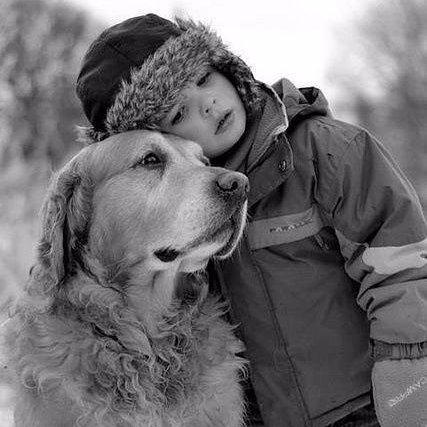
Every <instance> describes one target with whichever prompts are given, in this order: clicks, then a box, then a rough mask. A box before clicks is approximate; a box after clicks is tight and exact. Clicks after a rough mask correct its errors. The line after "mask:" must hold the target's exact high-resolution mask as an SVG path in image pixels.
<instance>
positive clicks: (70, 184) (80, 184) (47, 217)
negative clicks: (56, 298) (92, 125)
mask: <svg viewBox="0 0 427 427" xmlns="http://www.w3.org/2000/svg"><path fill="white" fill-rule="evenodd" d="M91 193H92V191H91V185H90V183H89V182H88V179H87V178H83V174H82V173H81V172H80V173H79V171H78V163H77V162H76V161H75V162H71V163H69V164H68V165H67V166H65V168H64V169H62V170H61V171H60V172H59V173H58V174H57V175H56V177H55V178H54V180H53V182H52V185H51V188H50V190H49V192H48V195H47V198H46V200H45V202H44V205H43V209H42V230H41V238H40V243H39V246H38V263H37V265H36V266H35V267H36V269H35V271H34V275H35V277H34V279H35V282H37V284H38V287H40V286H41V289H38V291H39V292H40V291H41V292H42V293H45V294H46V293H47V294H49V293H51V292H52V291H53V290H54V289H55V288H57V286H58V285H60V284H61V283H62V282H63V281H64V279H65V278H66V277H67V276H69V275H70V274H72V272H73V271H74V269H75V267H76V265H77V264H78V263H80V262H81V256H82V251H83V248H84V245H85V243H86V240H87V234H88V230H87V229H88V220H89V214H90V205H91V197H92V196H91ZM33 285H34V283H33ZM32 287H34V286H32Z"/></svg>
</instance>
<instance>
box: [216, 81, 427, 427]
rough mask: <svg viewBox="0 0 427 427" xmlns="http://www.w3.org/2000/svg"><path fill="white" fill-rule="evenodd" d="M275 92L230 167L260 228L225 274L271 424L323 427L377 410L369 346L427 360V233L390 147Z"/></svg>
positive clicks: (312, 104) (292, 95)
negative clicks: (240, 177)
mask: <svg viewBox="0 0 427 427" xmlns="http://www.w3.org/2000/svg"><path fill="white" fill-rule="evenodd" d="M263 90H264V106H263V111H262V113H261V115H260V117H258V119H257V120H256V121H255V122H254V123H252V124H251V126H250V127H249V129H248V130H247V132H246V135H245V138H244V140H243V142H241V143H239V145H238V146H237V147H236V148H235V149H234V150H233V151H232V152H230V153H228V157H227V158H226V160H225V161H224V160H223V161H222V164H223V165H224V166H225V167H228V168H231V169H235V170H239V171H242V172H244V173H246V174H247V176H248V177H249V180H250V185H251V190H250V194H249V224H248V226H247V229H246V233H245V235H244V237H243V241H242V244H241V247H240V248H239V250H238V251H236V252H235V254H234V255H233V256H232V257H231V258H230V259H228V260H226V261H224V262H221V263H220V264H216V265H215V270H216V274H217V277H218V278H219V281H220V283H221V287H222V290H223V292H225V293H226V294H227V295H228V297H229V298H230V301H231V312H232V316H233V320H234V321H235V322H237V323H239V324H240V328H239V330H240V333H241V335H242V338H243V340H244V342H245V343H246V347H247V350H246V351H247V353H246V355H247V357H248V358H249V360H250V367H251V369H250V370H251V379H252V383H253V386H254V390H255V394H256V397H257V400H258V403H259V407H260V410H261V414H262V417H263V420H264V423H265V425H266V426H269V427H279V426H286V427H303V426H304V427H305V426H315V427H321V426H326V425H328V424H330V423H332V422H335V421H336V420H338V419H340V418H342V417H344V416H345V415H347V414H348V413H350V412H353V411H355V410H356V409H358V408H360V407H362V406H364V405H366V404H368V403H369V401H370V389H371V379H370V375H371V369H372V364H373V360H372V357H371V355H370V350H369V343H370V339H371V340H375V342H376V343H378V345H380V346H381V345H382V346H383V348H384V349H387V351H388V350H390V351H391V352H397V353H399V352H400V353H402V354H401V355H402V357H403V353H404V352H405V351H406V352H409V353H410V354H409V357H416V356H420V355H421V354H426V353H427V351H426V349H427V345H425V342H426V341H427V255H426V254H427V226H426V222H425V220H424V217H423V214H422V210H421V207H420V204H419V201H418V198H417V195H416V194H415V192H414V190H413V188H412V186H411V184H410V183H409V182H408V180H407V179H406V178H405V176H404V175H403V174H402V172H401V171H400V169H399V168H398V166H397V165H396V163H395V162H394V161H393V159H392V158H391V156H390V154H389V153H388V152H387V150H386V149H385V148H384V147H383V146H382V145H381V144H380V143H379V142H378V141H377V140H376V139H375V138H374V137H373V136H371V135H370V134H369V133H368V132H367V131H366V130H364V129H362V128H360V127H357V126H353V125H350V124H348V123H344V122H341V121H339V120H336V119H335V118H333V117H332V115H331V113H330V111H329V109H328V105H327V102H326V100H325V98H324V96H323V95H322V93H321V92H320V91H319V90H318V89H315V88H307V89H302V90H297V89H296V88H295V87H294V86H293V85H292V84H291V83H290V82H288V81H287V80H281V81H279V82H278V83H276V84H275V85H274V86H273V89H271V88H270V87H268V86H264V89H263ZM282 102H283V103H282ZM284 106H285V109H284ZM285 110H286V112H285ZM288 120H289V123H288ZM415 343H418V345H417V344H415ZM422 343H424V344H422ZM405 344H406V345H405Z"/></svg>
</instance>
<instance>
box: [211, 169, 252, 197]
mask: <svg viewBox="0 0 427 427" xmlns="http://www.w3.org/2000/svg"><path fill="white" fill-rule="evenodd" d="M216 185H217V187H218V189H219V190H220V192H221V193H222V194H227V195H239V196H244V195H246V194H247V193H249V180H248V178H247V177H246V176H245V175H243V174H242V173H240V172H231V171H227V172H224V173H222V174H221V175H219V176H218V177H217V179H216Z"/></svg>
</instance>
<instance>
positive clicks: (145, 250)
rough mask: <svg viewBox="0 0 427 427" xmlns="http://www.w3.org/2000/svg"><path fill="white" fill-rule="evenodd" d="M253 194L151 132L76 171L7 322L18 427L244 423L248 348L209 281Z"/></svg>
mask: <svg viewBox="0 0 427 427" xmlns="http://www.w3.org/2000/svg"><path fill="white" fill-rule="evenodd" d="M247 192H248V180H247V178H246V177H245V176H244V175H242V174H240V173H237V172H231V171H227V170H225V169H222V168H218V167H210V166H209V165H208V164H207V159H206V158H205V157H204V156H203V154H202V150H201V148H200V147H199V146H198V145H197V144H195V143H194V142H191V141H186V140H182V139H180V138H176V137H172V136H169V135H165V134H161V133H158V132H153V131H130V132H127V133H123V134H120V135H114V136H112V137H110V138H108V139H106V140H105V141H102V142H101V143H97V144H93V145H91V146H88V147H86V148H84V149H83V150H82V151H81V152H79V153H78V154H77V155H76V156H75V157H74V158H73V159H72V160H71V161H70V162H68V163H67V164H66V165H65V167H64V168H63V169H62V170H61V171H60V172H59V173H58V174H57V175H56V177H55V179H54V180H53V183H52V187H51V189H50V192H49V194H48V196H47V198H46V201H45V204H44V209H43V223H42V236H41V240H40V244H39V248H38V258H37V262H36V264H35V266H34V267H33V269H32V272H31V274H30V279H29V283H28V286H27V288H26V290H25V293H24V295H23V296H22V298H21V299H20V301H19V302H18V304H17V307H16V309H15V313H14V315H13V317H12V319H11V320H10V322H9V323H8V325H7V329H8V330H7V342H8V346H9V356H10V357H9V359H10V360H9V366H8V368H9V370H11V371H13V372H14V374H15V377H16V389H17V396H16V408H15V422H16V427H30V426H31V427H71V426H85V427H92V426H103V427H109V426H115V427H119V426H120V427H125V426H126V427H130V426H132V427H175V426H176V427H178V426H186V427H205V426H206V427H207V426H214V427H220V426H226V427H234V426H236V427H237V426H242V425H243V397H242V391H241V387H240V385H239V377H240V374H241V370H242V369H243V367H244V364H245V362H244V360H243V359H242V358H240V357H239V356H238V353H239V352H240V351H241V350H242V344H241V342H240V341H239V340H238V339H237V338H236V337H235V336H234V335H233V327H232V326H231V325H229V324H228V323H227V322H226V321H225V320H224V319H223V314H224V312H225V311H226V307H225V306H224V303H222V302H220V301H219V300H218V298H215V297H213V296H211V295H210V294H208V285H207V280H206V277H205V275H204V274H203V273H202V271H203V269H204V267H205V266H206V264H207V262H208V260H209V259H210V258H212V257H218V258H225V257H227V256H229V255H230V254H231V253H232V251H233V250H234V249H235V247H236V245H237V243H238V240H239V238H240V236H241V234H242V230H243V228H244V223H245V217H246V205H247V202H246V198H247Z"/></svg>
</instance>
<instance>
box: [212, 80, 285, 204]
mask: <svg viewBox="0 0 427 427" xmlns="http://www.w3.org/2000/svg"><path fill="white" fill-rule="evenodd" d="M259 85H260V87H261V90H262V110H261V111H260V112H259V113H258V114H257V115H256V116H255V117H254V119H253V120H252V121H251V122H250V123H248V127H247V129H246V131H245V134H244V135H243V138H242V139H241V141H240V142H239V143H238V144H236V146H235V147H233V149H232V150H231V151H229V152H227V153H226V157H224V158H223V159H216V160H214V162H213V163H214V164H218V165H221V166H223V167H225V168H227V169H231V170H236V171H239V172H242V173H244V174H246V175H247V176H248V178H249V181H250V185H251V190H250V193H249V206H251V205H253V204H254V203H256V202H257V201H258V200H260V199H261V198H263V197H264V196H265V195H267V194H268V193H269V192H271V191H272V190H273V189H274V188H276V187H277V186H278V185H279V184H280V183H282V182H283V181H284V180H285V179H286V178H287V177H288V176H289V174H290V173H291V172H292V170H293V155H292V149H291V146H290V144H289V141H288V139H287V138H286V135H285V131H286V129H287V127H288V118H287V113H286V108H285V106H284V104H283V103H282V101H281V100H280V98H279V96H278V95H277V93H276V92H275V91H274V89H273V88H272V87H270V86H268V85H266V84H264V83H261V82H259Z"/></svg>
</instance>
